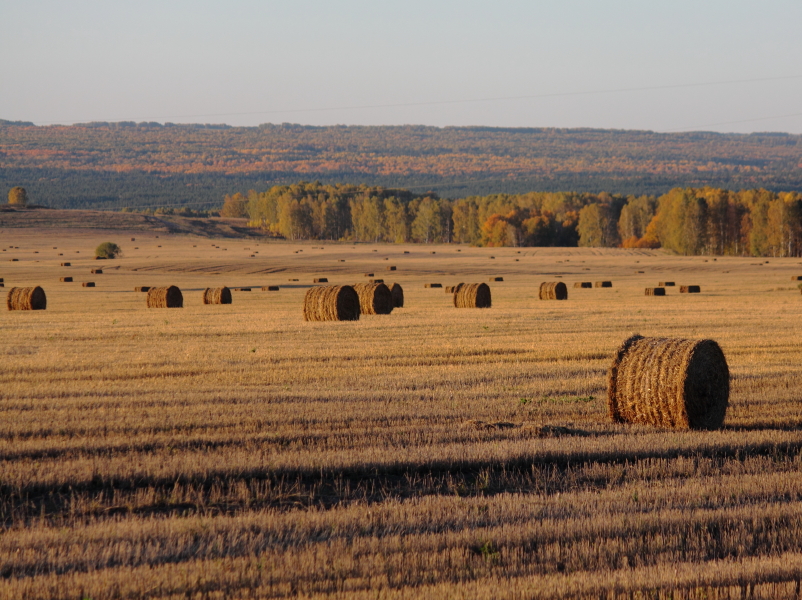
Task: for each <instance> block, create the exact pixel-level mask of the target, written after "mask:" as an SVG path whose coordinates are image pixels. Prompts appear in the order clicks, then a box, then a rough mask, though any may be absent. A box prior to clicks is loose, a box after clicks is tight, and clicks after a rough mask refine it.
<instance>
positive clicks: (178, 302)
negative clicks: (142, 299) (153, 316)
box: [147, 285, 184, 308]
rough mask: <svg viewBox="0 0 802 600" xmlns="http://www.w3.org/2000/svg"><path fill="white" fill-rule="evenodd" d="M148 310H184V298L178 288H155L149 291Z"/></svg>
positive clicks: (172, 286)
mask: <svg viewBox="0 0 802 600" xmlns="http://www.w3.org/2000/svg"><path fill="white" fill-rule="evenodd" d="M147 306H148V308H183V306H184V296H183V294H182V293H181V290H180V289H178V288H177V287H176V286H174V285H171V286H168V287H155V288H150V289H149V290H148V297H147Z"/></svg>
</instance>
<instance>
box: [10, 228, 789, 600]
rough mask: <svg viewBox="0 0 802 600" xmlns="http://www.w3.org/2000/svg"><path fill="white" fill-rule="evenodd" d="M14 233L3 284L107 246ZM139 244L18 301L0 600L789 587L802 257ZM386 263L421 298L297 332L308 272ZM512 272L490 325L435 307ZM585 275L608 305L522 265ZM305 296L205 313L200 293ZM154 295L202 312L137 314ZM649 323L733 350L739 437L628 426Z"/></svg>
mask: <svg viewBox="0 0 802 600" xmlns="http://www.w3.org/2000/svg"><path fill="white" fill-rule="evenodd" d="M3 235H4V236H8V237H6V238H4V239H7V241H6V242H5V244H6V245H9V244H14V245H15V246H19V247H20V250H15V253H18V255H19V257H20V261H19V262H13V263H12V262H5V261H4V262H3V263H2V265H3V267H2V270H0V276H3V277H4V278H5V281H6V285H8V286H9V288H10V286H12V285H13V286H19V287H24V286H35V285H36V284H37V282H41V281H55V280H56V279H57V278H58V276H59V275H60V274H61V273H63V272H64V269H62V268H60V267H59V266H58V261H57V260H55V258H56V257H55V253H56V252H58V251H63V252H65V254H66V255H68V256H70V257H71V258H72V257H73V256H76V257H86V258H76V259H74V260H73V265H74V268H75V269H77V271H76V272H84V273H86V272H87V269H88V268H90V260H91V258H90V257H91V251H92V250H93V248H94V247H95V246H96V245H97V239H96V238H97V237H98V234H97V232H96V231H87V232H86V233H85V234H81V235H79V234H76V233H72V232H69V233H59V232H58V231H55V232H52V234H51V233H49V234H48V236H46V238H45V239H43V236H41V232H31V233H30V235H27V234H26V232H25V231H24V230H14V231H12V232H11V233H10V234H9V233H8V232H7V231H6V232H4V234H3ZM130 235H135V236H136V237H137V244H139V246H140V248H141V249H140V250H139V251H137V253H136V255H135V256H130V255H129V256H126V257H123V258H121V259H116V260H115V261H109V263H104V266H105V267H106V268H105V270H106V274H104V279H103V285H102V286H101V287H99V288H96V289H94V290H84V289H82V288H81V287H80V286H78V285H75V286H55V285H51V286H50V287H52V288H53V289H52V290H51V289H50V288H48V290H47V292H48V308H47V310H45V311H39V312H21V311H20V312H5V313H3V314H4V316H3V317H2V323H0V327H2V336H1V337H0V354H2V364H3V368H2V369H0V413H2V414H1V415H0V473H2V478H1V479H2V480H1V481H0V491H1V492H2V493H0V515H2V518H3V529H2V535H0V565H2V567H1V568H2V572H3V577H2V578H0V598H26V599H32V600H38V599H45V598H48V599H49V598H54V597H57V598H73V597H74V598H95V599H98V598H107V597H112V598H113V597H115V595H116V596H119V597H123V598H147V599H154V600H155V599H157V598H159V599H161V598H179V597H180V598H204V597H207V598H215V597H218V598H224V597H232V598H237V597H244V598H248V597H251V598H258V599H262V598H294V597H299V596H301V597H304V596H306V597H311V596H315V597H318V598H327V597H328V598H343V599H344V598H364V599H366V600H367V598H375V597H377V596H378V597H382V598H430V597H431V598H443V599H445V598H453V597H460V596H461V597H465V598H502V599H505V598H509V599H513V598H517V599H518V600H520V599H522V598H537V597H548V598H553V597H563V598H599V597H604V598H610V597H613V598H615V597H616V595H617V598H620V599H623V598H630V597H632V598H650V597H651V598H653V597H655V596H657V597H660V598H669V597H672V595H673V597H674V598H704V597H707V598H716V597H718V598H727V597H731V598H741V597H742V595H745V596H746V597H749V595H750V594H753V595H754V597H755V598H771V597H774V598H783V597H794V594H795V589H796V581H797V580H799V579H800V578H801V577H802V479H801V478H800V477H799V476H798V474H799V470H800V464H801V463H802V459H800V455H801V454H800V453H801V452H802V406H801V405H800V402H799V397H798V396H799V394H798V390H799V389H800V387H802V376H800V373H799V369H798V364H799V362H800V361H801V360H802V352H800V350H799V344H798V339H797V338H798V335H797V332H796V330H795V329H794V328H793V327H787V328H777V327H776V323H778V322H783V323H786V322H787V323H795V322H797V321H799V320H802V298H800V294H799V291H798V290H797V289H796V286H795V284H792V285H790V286H789V285H788V282H789V279H790V277H791V276H792V274H794V273H796V272H798V269H799V265H798V262H799V260H798V259H771V262H770V264H763V265H762V266H753V265H751V264H750V262H751V263H755V262H756V261H755V259H754V258H731V257H719V258H718V261H716V262H713V261H712V260H711V261H710V262H708V263H704V262H702V261H701V260H699V259H698V258H693V257H682V256H671V255H668V254H664V253H661V252H660V251H653V250H606V249H593V248H571V249H556V248H534V249H532V248H517V249H512V248H493V249H492V252H493V255H494V256H496V259H495V260H494V261H492V262H491V261H489V260H488V255H489V252H490V250H489V249H482V248H469V247H467V246H465V247H461V248H460V249H461V250H462V252H456V251H455V249H454V248H443V247H436V248H435V249H436V250H437V256H436V260H435V259H433V258H432V257H431V256H429V255H428V251H429V250H430V248H425V249H423V250H421V249H420V248H419V247H415V246H405V245H401V246H395V245H392V246H375V245H370V244H364V245H359V246H358V247H357V248H356V249H351V246H350V245H346V244H335V243H329V242H326V244H327V245H326V249H325V250H324V251H318V250H315V251H314V252H310V247H311V244H310V243H306V244H303V243H292V244H291V243H267V242H264V241H259V246H258V247H257V246H256V242H255V241H254V240H247V241H245V240H242V241H239V242H237V241H232V240H231V239H226V241H225V244H223V245H224V246H225V247H228V248H229V250H228V252H222V251H220V250H216V249H215V248H213V247H212V246H210V245H209V241H207V240H205V239H202V240H199V239H198V238H193V237H181V238H179V237H177V236H176V237H172V236H169V235H167V234H163V235H162V236H161V239H159V240H155V241H154V238H153V236H152V235H151V234H149V233H147V232H142V231H137V232H135V233H134V232H132V233H131V234H130ZM105 237H106V236H105V235H104V236H103V238H105ZM119 237H120V238H121V239H127V238H128V234H126V235H125V236H123V235H122V234H120V235H119ZM101 239H102V238H101ZM214 241H216V243H218V244H222V240H214ZM157 243H158V244H161V245H163V248H162V249H159V251H161V250H164V252H163V253H162V254H159V253H158V252H157V249H156V245H157ZM193 244H197V245H198V247H197V248H193V247H192V246H193ZM238 244H239V245H238ZM52 246H58V248H59V250H52V248H51V247H52ZM243 246H250V247H252V248H253V249H254V250H259V254H258V255H257V257H258V258H253V259H251V258H247V255H246V254H245V253H244V251H242V247H243ZM374 248H378V249H379V250H380V251H381V252H382V253H384V254H388V255H391V256H396V255H400V254H401V251H402V250H405V251H410V254H408V255H404V258H403V265H401V264H400V259H397V258H394V260H396V261H399V266H403V269H401V270H400V271H399V272H398V273H396V274H394V276H393V279H394V281H395V282H396V283H400V285H402V286H404V290H405V293H406V296H407V298H406V300H407V306H408V308H404V309H403V310H399V311H397V313H394V314H393V317H392V318H391V319H379V318H370V319H368V318H366V319H361V320H359V321H355V322H347V323H342V322H305V321H304V320H303V314H302V311H301V307H302V306H303V300H304V296H305V294H306V293H307V290H308V289H309V285H311V284H310V282H311V279H312V278H313V277H315V276H317V274H318V273H319V272H320V271H321V270H322V269H324V268H325V269H329V268H330V266H331V265H335V267H334V268H336V269H337V270H336V271H335V270H331V271H329V273H330V277H329V278H330V279H331V280H332V281H335V282H336V281H355V280H357V279H362V273H364V272H369V271H370V270H371V269H375V268H376V266H375V265H376V260H377V256H376V254H373V253H372V250H373V249H374ZM300 249H303V250H304V252H302V253H298V254H295V253H294V251H295V250H300ZM34 250H38V251H39V254H38V255H34V254H33V251H34ZM76 250H80V254H76V253H75V251H76ZM518 250H521V251H522V252H521V254H517V251H518ZM47 252H50V253H51V254H50V255H48V254H47ZM129 254H134V253H133V252H131V253H129ZM310 254H311V255H312V256H311V257H310ZM221 255H226V258H225V259H222V258H220V256H221ZM34 256H35V257H36V258H34ZM229 256H230V258H229ZM237 256H239V258H237ZM333 257H334V258H338V257H344V258H346V259H348V260H347V262H346V263H344V264H340V263H336V262H335V261H334V260H332V258H333ZM514 258H519V259H520V262H515V261H514ZM38 259H41V260H42V262H41V263H35V262H34V261H35V260H38ZM566 259H570V262H562V263H558V262H557V261H564V260H566ZM48 260H49V264H48V262H47V261H48ZM635 260H639V261H640V264H639V265H637V266H642V267H643V268H644V269H645V270H646V271H647V273H648V274H649V277H648V278H646V277H645V276H643V275H636V274H635V273H634V272H633V269H634V268H635V267H634V266H633V263H634V261H635ZM111 263H113V267H117V266H119V267H120V268H119V269H116V268H113V267H112V268H110V267H109V266H108V264H111ZM91 264H95V263H94V262H93V261H92V262H91ZM501 266H503V269H504V270H503V272H504V279H505V282H504V285H503V286H497V287H495V288H493V290H492V292H493V298H492V300H493V308H492V310H487V311H484V310H482V311H480V310H475V311H467V310H454V309H453V308H452V307H451V304H450V302H449V301H448V300H449V299H448V297H446V298H444V297H443V295H442V293H439V292H438V293H432V292H431V291H430V290H426V289H423V285H424V283H426V282H429V281H443V282H444V283H448V284H449V285H450V284H451V283H453V282H458V281H468V282H470V281H487V279H488V278H489V277H490V276H491V275H492V273H493V272H494V270H495V271H496V272H498V271H499V267H501ZM490 267H493V268H492V269H491V268H490ZM585 268H589V271H584V269H585ZM725 271H726V273H725ZM324 272H326V271H325V270H324ZM589 272H590V273H598V274H599V275H598V276H604V277H609V278H610V279H611V280H613V281H614V282H615V287H614V288H612V289H610V290H605V291H604V293H598V294H597V293H595V292H584V291H583V292H582V293H575V294H574V295H573V296H572V298H571V302H564V303H560V304H556V303H553V302H541V301H539V300H538V295H539V289H538V284H539V281H536V282H534V283H533V282H532V273H542V274H543V275H542V279H546V278H549V279H550V278H552V277H555V276H556V275H562V276H563V277H564V278H565V280H566V281H571V282H572V281H577V280H581V279H582V278H583V275H582V274H583V273H585V275H584V278H586V277H587V276H588V275H587V273H589ZM335 277H337V279H335ZM288 278H292V279H299V280H300V281H299V282H293V283H282V292H281V294H278V293H275V294H256V295H253V297H250V298H249V299H248V302H239V303H236V304H233V305H231V306H230V307H229V308H227V309H226V310H225V311H215V314H214V318H209V307H204V306H203V305H202V304H201V300H200V293H201V291H202V290H204V289H205V288H207V287H221V286H222V285H224V284H226V283H227V282H228V283H232V284H233V283H239V281H242V282H247V281H252V282H259V285H262V281H264V282H265V283H275V282H286V281H287V279H288ZM668 278H674V279H676V280H677V283H681V282H682V280H683V279H684V280H685V281H687V280H688V279H690V280H691V281H704V282H705V294H697V295H696V296H694V297H690V298H689V297H682V296H681V295H680V294H678V293H677V294H671V295H669V296H666V297H664V298H661V299H660V300H659V310H655V304H654V302H655V301H654V300H653V299H652V298H647V297H644V295H643V292H642V290H643V289H644V286H646V285H648V284H649V283H650V280H654V281H657V280H659V279H668ZM143 282H144V283H146V284H148V285H150V286H154V287H165V286H168V285H171V284H174V285H177V286H179V287H180V288H181V289H182V290H185V295H186V299H187V302H186V306H185V307H184V309H183V310H181V311H155V310H152V311H148V310H143V306H142V304H143V298H142V295H141V294H138V293H131V292H132V290H133V288H134V287H136V286H141V284H142V283H143ZM777 282H785V284H784V285H785V287H783V288H779V289H778V284H777ZM285 285H286V287H285ZM781 285H782V284H781ZM88 299H91V302H88V301H87V300H88ZM633 332H640V333H641V334H642V335H644V336H647V337H659V338H683V339H690V340H701V339H712V340H716V342H717V343H718V344H719V345H720V347H721V348H722V350H723V352H724V354H725V356H726V359H727V363H728V367H729V371H730V375H731V380H730V394H729V406H728V408H727V412H726V416H725V418H724V423H723V426H722V427H721V428H719V429H714V430H695V429H687V430H686V429H676V430H675V429H671V430H667V429H664V428H661V427H654V426H651V425H644V424H628V423H614V422H611V420H610V418H609V415H608V408H607V402H606V397H607V391H608V370H609V367H610V365H611V363H612V361H613V358H614V356H615V355H616V352H617V350H618V348H619V347H620V345H621V342H622V340H625V339H627V338H628V337H629V336H630V335H631V334H632V333H633ZM466 424H467V425H466ZM752 586H753V587H752ZM613 590H615V593H613ZM743 590H746V592H745V594H744V592H743Z"/></svg>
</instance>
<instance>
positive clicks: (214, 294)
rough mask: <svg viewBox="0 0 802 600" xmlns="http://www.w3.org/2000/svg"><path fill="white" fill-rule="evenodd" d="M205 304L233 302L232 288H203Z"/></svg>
mask: <svg viewBox="0 0 802 600" xmlns="http://www.w3.org/2000/svg"><path fill="white" fill-rule="evenodd" d="M203 303H204V304H231V290H230V289H228V288H227V287H226V286H223V287H219V288H206V289H205V290H203Z"/></svg>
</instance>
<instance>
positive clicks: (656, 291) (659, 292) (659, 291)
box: [645, 287, 666, 296]
mask: <svg viewBox="0 0 802 600" xmlns="http://www.w3.org/2000/svg"><path fill="white" fill-rule="evenodd" d="M645 294H646V295H647V296H665V295H666V288H661V287H655V288H646V292H645Z"/></svg>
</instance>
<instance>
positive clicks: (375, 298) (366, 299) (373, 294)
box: [352, 283, 394, 315]
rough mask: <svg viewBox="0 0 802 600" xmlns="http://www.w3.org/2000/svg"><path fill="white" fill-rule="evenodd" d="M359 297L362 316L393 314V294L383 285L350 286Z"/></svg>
mask: <svg viewBox="0 0 802 600" xmlns="http://www.w3.org/2000/svg"><path fill="white" fill-rule="evenodd" d="M352 287H353V288H354V291H355V292H356V294H357V296H359V312H360V313H361V314H363V315H389V314H390V313H391V312H393V307H394V305H393V294H392V292H391V291H390V288H388V287H387V286H386V285H384V284H383V283H357V284H356V285H354V286H352Z"/></svg>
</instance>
